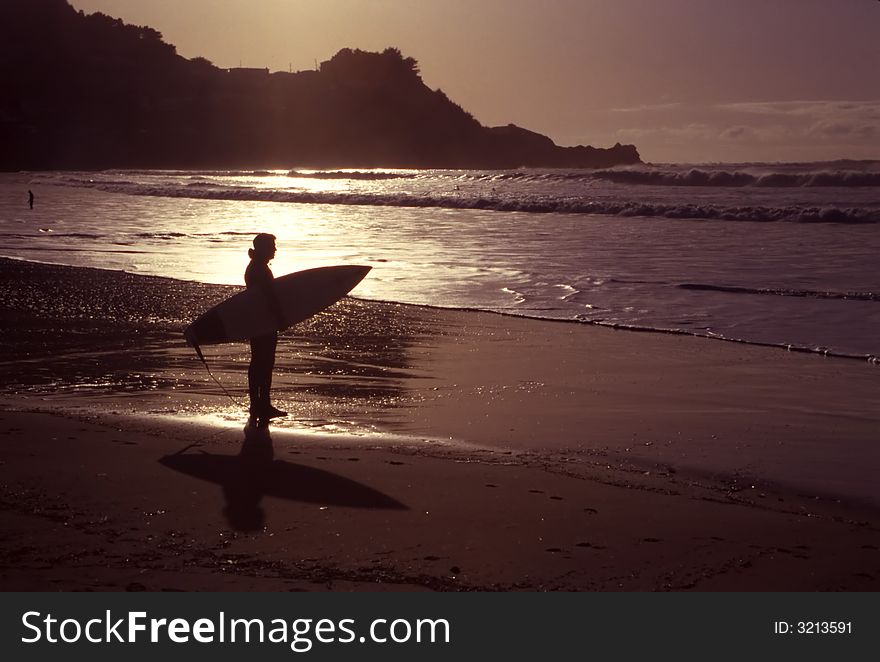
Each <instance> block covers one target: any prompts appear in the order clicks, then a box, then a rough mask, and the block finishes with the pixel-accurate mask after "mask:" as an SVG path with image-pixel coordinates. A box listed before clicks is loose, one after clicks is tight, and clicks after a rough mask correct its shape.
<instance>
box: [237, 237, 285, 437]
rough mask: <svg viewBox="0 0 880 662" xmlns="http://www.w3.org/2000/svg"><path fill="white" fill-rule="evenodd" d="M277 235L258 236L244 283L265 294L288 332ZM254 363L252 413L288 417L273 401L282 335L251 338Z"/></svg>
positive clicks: (262, 416)
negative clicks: (277, 284) (274, 265)
mask: <svg viewBox="0 0 880 662" xmlns="http://www.w3.org/2000/svg"><path fill="white" fill-rule="evenodd" d="M275 251H276V248H275V235H271V234H266V233H260V234H258V235H257V236H256V237H254V247H253V248H250V249H248V257H250V259H251V261H250V263H249V264H248V266H247V269H246V270H245V272H244V282H245V285H247V288H248V289H256V290H259V291H260V292H262V293H263V295H264V296H265V297H266V302H267V303H268V305H269V310H270V312H271V313H272V314H273V315H274V316H275V317H276V318H277V320H278V326H279V328H280V329H281V330H284V329H286V328H288V327H289V326H290V324H288V322H287V319H286V318H285V316H284V312H283V311H282V309H281V304H280V303H279V301H278V297H277V295H276V293H275V288H274V287H273V281H274V280H275V277H274V276H273V275H272V270H271V269H270V268H269V262H270V261H271V260H272V258H274V257H275ZM250 344H251V363H250V366H249V367H248V393H249V395H250V401H251V404H250V413H251V416H253V417H254V418H255V419H257V420H260V419H262V420H268V419H270V418H278V417H281V416H287V412H286V411H281V410H280V409H278V408H277V407H275V406H273V405H272V404H271V403H270V402H269V391H270V390H271V388H272V371H273V370H274V368H275V348H276V347H277V345H278V332H277V331H272V332H271V333H266V334H264V335H260V336H256V337H254V338H251V339H250Z"/></svg>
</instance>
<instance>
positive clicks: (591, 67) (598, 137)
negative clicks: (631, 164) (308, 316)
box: [71, 0, 880, 164]
mask: <svg viewBox="0 0 880 662" xmlns="http://www.w3.org/2000/svg"><path fill="white" fill-rule="evenodd" d="M71 4H72V5H73V6H74V7H75V8H77V9H81V10H83V11H85V12H86V13H92V12H95V11H101V12H103V13H106V14H109V15H111V16H114V17H119V18H121V19H122V20H124V21H126V22H127V23H134V24H138V25H149V26H150V27H153V28H155V29H157V30H159V31H160V32H162V34H163V36H164V38H165V40H166V41H168V42H169V43H171V44H173V45H174V46H175V47H176V48H177V50H178V53H180V54H181V55H182V56H183V57H187V58H190V59H191V58H194V57H204V58H206V59H208V60H210V61H211V62H213V63H214V64H215V65H216V66H218V67H221V68H235V67H238V66H242V67H247V68H268V69H269V70H270V71H289V70H293V71H303V70H308V69H312V68H314V66H315V64H317V63H319V62H321V61H322V60H327V59H329V58H330V57H331V56H332V55H333V54H334V53H335V52H336V51H338V50H339V49H341V48H360V49H362V50H369V51H376V50H383V49H384V48H385V47H389V46H393V47H397V48H400V50H401V51H402V52H403V53H404V54H405V55H407V56H412V57H414V58H415V59H416V60H418V62H419V64H420V66H421V70H422V77H423V79H424V81H425V83H426V84H427V85H428V86H429V87H431V88H432V89H437V88H441V89H443V90H444V91H445V92H446V93H447V94H448V95H449V97H450V98H451V99H452V100H453V101H455V102H456V103H458V104H460V105H461V106H462V107H464V108H465V109H466V110H468V111H469V112H471V113H472V114H473V115H474V116H475V117H476V118H477V119H478V120H479V121H480V122H482V123H483V124H485V125H487V126H498V125H506V124H508V123H512V124H516V125H517V126H521V127H523V128H526V129H529V130H532V131H536V132H538V133H542V134H545V135H547V136H549V137H550V138H552V139H553V140H554V141H555V142H556V143H557V144H559V145H564V146H570V145H577V144H584V145H587V144H589V145H593V146H596V147H608V146H610V145H613V144H614V143H616V142H620V143H624V144H625V143H631V144H635V145H636V146H637V147H638V148H639V151H640V154H641V156H642V159H643V160H644V161H645V162H650V163H695V164H696V163H701V164H708V163H745V162H762V163H809V162H817V161H835V160H877V159H880V79H878V77H877V76H876V75H874V74H875V72H876V70H877V68H878V66H880V53H878V50H877V48H876V47H874V46H872V45H871V44H873V43H874V38H873V35H875V34H876V30H877V27H878V25H880V3H877V2H873V1H868V0H854V1H853V2H848V3H828V2H824V1H822V0H778V1H777V2H773V3H766V2H760V1H759V0H744V1H742V2H739V3H729V2H721V1H720V0H712V1H703V2H695V1H694V0H669V1H668V2H665V3H662V5H661V3H656V2H653V1H652V0H615V1H611V0H593V1H592V2H589V3H567V2H565V1H564V0H555V1H553V2H549V3H537V2H534V3H532V2H519V3H516V4H511V3H508V2H503V1H502V0H484V1H483V2H480V3H465V2H463V1H458V0H445V1H444V2H439V1H434V0H427V1H425V2H421V3H419V4H418V5H415V6H414V5H413V4H412V3H407V2H402V1H398V0H389V1H388V2H385V3H382V4H381V5H377V4H375V3H369V4H367V3H364V4H357V3H355V4H352V3H346V2H343V1H342V0H325V1H323V2H317V1H316V0H297V1H295V2H288V1H281V0H260V1H257V2H227V3H224V4H223V5H221V6H217V4H216V3H210V4H206V2H205V0H192V1H191V2H187V3H185V4H183V5H180V6H174V8H173V9H170V8H169V4H168V3H167V2H164V1H163V0H141V1H140V2H137V3H130V2H124V1H122V0H71ZM450 44H455V45H456V47H455V48H454V49H451V48H450ZM826 44H834V48H833V49H829V48H825V47H824V45H826Z"/></svg>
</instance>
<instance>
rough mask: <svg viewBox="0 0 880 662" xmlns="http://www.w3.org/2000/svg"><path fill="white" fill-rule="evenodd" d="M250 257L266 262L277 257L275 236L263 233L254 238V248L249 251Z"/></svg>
mask: <svg viewBox="0 0 880 662" xmlns="http://www.w3.org/2000/svg"><path fill="white" fill-rule="evenodd" d="M248 257H250V258H251V259H252V260H264V261H265V262H268V261H269V260H271V259H272V258H273V257H275V235H274V234H266V233H265V232H261V233H260V234H258V235H257V236H256V237H254V247H253V248H251V249H248Z"/></svg>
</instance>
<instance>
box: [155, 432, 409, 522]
mask: <svg viewBox="0 0 880 662" xmlns="http://www.w3.org/2000/svg"><path fill="white" fill-rule="evenodd" d="M191 448H192V446H187V447H186V448H184V449H182V450H180V451H179V452H177V453H175V454H174V455H166V456H165V457H163V458H161V459H160V460H159V463H160V464H163V465H164V466H166V467H168V468H170V469H174V470H175V471H179V472H181V473H184V474H187V475H188V476H193V477H195V478H200V479H202V480H207V481H210V482H212V483H217V484H218V485H220V486H222V488H223V495H224V497H225V499H226V506H225V508H224V509H223V514H224V515H225V516H226V519H227V520H228V521H229V524H230V526H232V528H234V529H236V530H238V531H255V530H258V529H260V528H262V527H263V525H264V522H265V513H264V512H263V509H262V507H261V506H260V502H261V500H262V499H263V497H264V496H267V495H268V496H272V497H277V498H281V499H289V500H291V501H302V502H305V503H316V504H321V505H327V506H344V507H347V508H374V509H390V510H407V507H406V506H405V505H404V504H402V503H400V502H399V501H397V500H395V499H393V498H391V497H390V496H388V495H386V494H383V493H382V492H379V491H377V490H374V489H373V488H371V487H368V486H366V485H363V484H361V483H358V482H356V481H353V480H350V479H348V478H344V477H343V476H339V475H337V474H334V473H330V472H329V471H323V470H321V469H315V468H313V467H307V466H303V465H300V464H292V463H290V462H285V461H284V460H276V459H274V449H273V447H272V437H271V435H270V434H269V428H267V427H257V426H254V425H252V424H250V423H249V424H248V425H247V426H246V427H245V429H244V443H243V444H242V447H241V451H240V452H239V453H238V455H221V454H214V453H205V452H203V451H199V452H194V453H188V452H187V451H188V450H190V449H191Z"/></svg>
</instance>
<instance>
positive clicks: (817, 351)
mask: <svg viewBox="0 0 880 662" xmlns="http://www.w3.org/2000/svg"><path fill="white" fill-rule="evenodd" d="M3 260H10V261H13V262H25V263H33V264H41V265H45V266H52V267H66V268H70V269H87V270H94V271H107V272H112V273H121V274H126V275H129V276H137V277H143V278H158V279H164V280H168V281H173V282H180V283H191V284H194V285H202V286H207V287H217V288H227V289H229V290H230V291H233V290H234V289H235V288H239V289H241V288H242V287H243V286H237V285H229V284H226V283H209V282H205V281H198V280H189V279H185V278H173V277H171V276H157V275H154V274H140V273H137V272H135V271H129V270H126V269H103V268H100V267H87V266H75V265H69V264H64V263H61V262H44V261H41V260H32V259H29V258H22V257H16V256H11V255H0V261H3ZM346 299H351V300H353V301H361V302H364V303H366V304H370V303H376V304H387V305H392V306H405V307H410V308H416V309H419V308H421V309H425V310H436V311H452V312H460V313H478V314H488V315H499V316H501V317H511V318H514V319H527V320H536V321H540V322H554V323H562V324H580V325H584V326H588V327H596V328H601V329H611V330H614V331H629V332H632V333H653V334H659V335H671V336H683V337H688V338H700V339H703V340H712V341H718V342H724V343H732V344H734V345H747V346H752V347H765V348H769V349H777V350H782V351H786V352H795V353H800V354H810V355H814V356H821V357H826V358H834V359H846V360H852V361H862V362H865V361H866V362H867V363H868V364H870V365H880V356H877V355H874V354H852V353H847V352H838V351H834V350H830V349H827V348H812V347H807V346H802V345H792V344H782V343H772V342H760V341H757V340H744V339H742V338H727V337H725V336H720V335H709V334H704V333H697V332H691V331H685V330H683V329H663V328H657V327H649V326H636V325H630V324H620V323H617V322H609V323H605V322H601V321H595V320H586V319H577V318H563V317H540V316H537V315H526V314H520V313H514V312H508V311H504V310H490V309H484V308H473V307H467V306H438V305H432V304H428V303H410V302H404V301H393V300H390V299H375V298H366V297H360V296H357V295H356V294H355V295H351V294H349V295H347V296H346Z"/></svg>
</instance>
